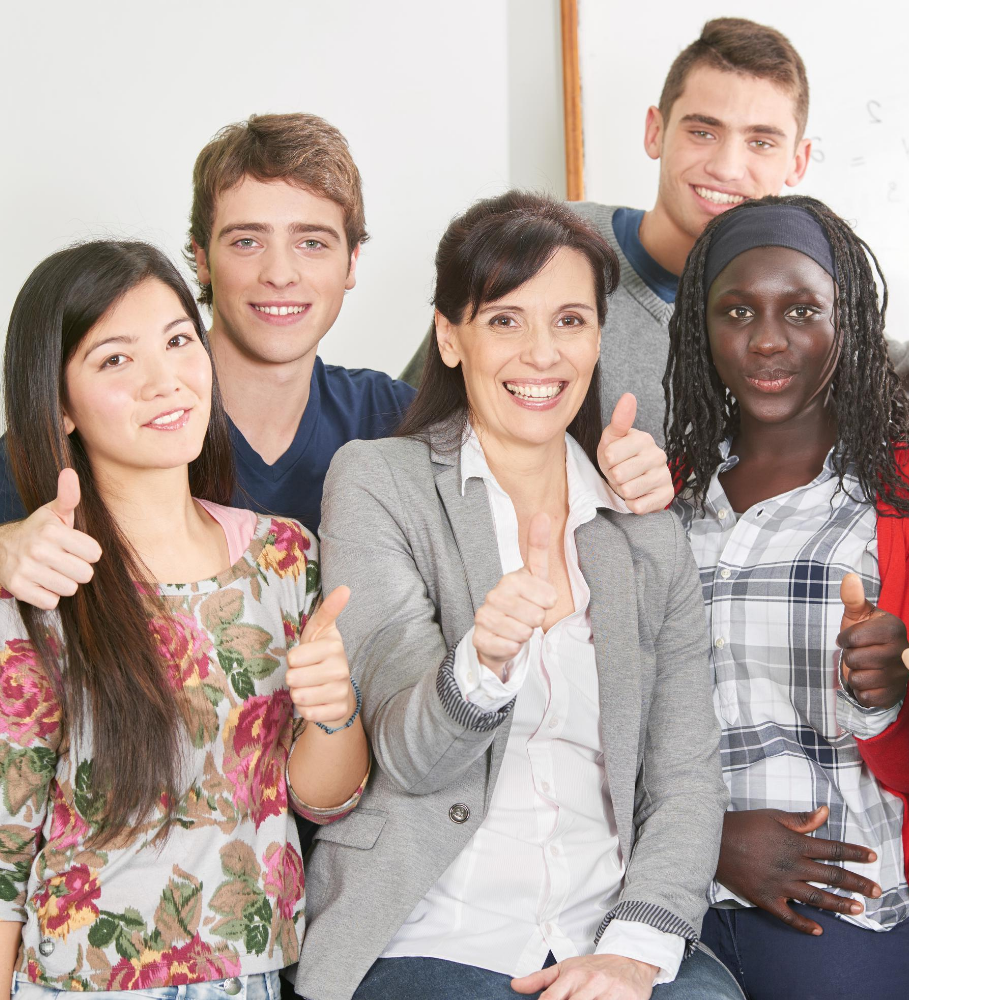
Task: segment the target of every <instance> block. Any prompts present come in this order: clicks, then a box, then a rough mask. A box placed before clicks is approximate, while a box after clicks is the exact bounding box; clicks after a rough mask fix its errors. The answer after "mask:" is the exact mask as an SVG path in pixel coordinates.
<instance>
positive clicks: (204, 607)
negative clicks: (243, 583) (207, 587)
mask: <svg viewBox="0 0 1000 1000" xmlns="http://www.w3.org/2000/svg"><path fill="white" fill-rule="evenodd" d="M199 610H200V611H201V620H202V623H203V624H204V626H205V628H207V629H208V631H209V632H213V633H217V632H219V631H220V630H221V629H223V628H225V627H226V626H227V625H232V624H233V622H238V621H239V620H240V619H241V618H242V617H243V592H242V591H241V590H238V589H235V588H229V587H227V588H224V589H222V590H217V591H215V593H213V594H209V595H208V597H206V598H205V600H204V601H202V603H201V606H200V609H199ZM216 639H218V636H216Z"/></svg>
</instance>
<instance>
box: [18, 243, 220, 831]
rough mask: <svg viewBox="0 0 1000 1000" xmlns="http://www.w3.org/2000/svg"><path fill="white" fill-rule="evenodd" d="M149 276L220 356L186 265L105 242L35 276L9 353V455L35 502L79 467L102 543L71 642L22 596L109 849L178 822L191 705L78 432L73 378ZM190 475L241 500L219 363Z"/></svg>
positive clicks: (81, 520)
mask: <svg viewBox="0 0 1000 1000" xmlns="http://www.w3.org/2000/svg"><path fill="white" fill-rule="evenodd" d="M148 280H155V281H160V282H162V283H163V284H164V285H166V286H167V287H168V288H169V289H170V290H171V291H173V292H174V293H175V294H176V296H177V298H178V300H179V301H180V304H181V306H182V307H183V309H184V312H185V313H186V314H187V315H188V317H189V318H190V320H191V322H192V323H193V324H194V327H195V330H196V331H197V333H198V337H199V339H200V340H201V342H202V344H204V346H205V348H206V350H207V349H208V340H207V338H206V335H205V330H204V327H203V325H202V322H201V317H200V316H199V314H198V307H197V305H196V304H195V301H194V298H193V297H192V295H191V292H190V290H189V289H188V286H187V284H186V283H185V281H184V279H183V278H182V277H181V275H180V274H179V273H178V271H177V269H176V268H175V267H174V266H173V264H171V262H170V261H169V260H168V259H167V258H166V257H165V256H164V255H163V254H162V253H161V252H160V251H159V250H157V249H155V248H154V247H151V246H149V245H148V244H146V243H133V242H123V241H116V240H100V241H95V242H91V243H84V244H81V245H79V246H73V247H70V248H68V249H66V250H60V251H59V252H58V253H54V254H52V256H50V257H48V258H46V259H45V260H43V261H42V263H41V264H39V265H38V266H37V267H36V268H35V270H34V271H32V273H31V276H30V277H29V278H28V280H27V281H26V282H25V283H24V287H23V288H22V289H21V291H20V292H19V294H18V296H17V299H16V301H15V302H14V308H13V310H12V312H11V316H10V326H9V328H8V331H7V345H6V350H5V354H4V392H5V406H6V418H7V452H8V455H9V460H10V467H11V471H12V473H13V477H14V481H15V483H16V484H17V489H18V492H19V493H20V495H21V500H22V501H23V503H24V506H25V509H26V510H28V511H29V512H32V511H34V510H36V509H37V508H38V507H40V506H42V505H43V504H45V503H48V502H49V501H50V500H52V499H53V497H55V496H56V492H57V479H58V477H59V472H60V471H61V470H62V469H65V468H73V469H75V470H76V472H77V475H78V476H79V477H80V503H79V506H78V507H77V508H76V511H75V523H74V526H75V527H76V528H78V529H80V530H81V531H84V532H86V533H87V534H88V535H91V536H92V537H93V538H94V539H96V540H97V542H98V544H99V545H100V546H101V551H102V555H101V558H100V560H99V561H98V562H97V563H96V564H95V566H94V576H93V578H92V579H91V581H90V582H89V583H87V584H85V585H84V586H81V587H80V588H79V589H78V590H77V592H76V593H75V594H74V595H73V596H72V597H63V598H61V599H60V601H59V609H58V614H59V617H60V619H61V626H62V628H61V632H62V635H61V637H59V639H57V638H56V636H55V634H54V632H53V629H52V624H53V623H52V617H51V612H43V611H40V610H38V609H37V608H33V607H31V606H30V605H28V604H25V603H24V602H23V601H19V602H18V609H19V611H20V613H21V618H22V620H23V621H24V626H25V628H26V630H27V632H28V637H29V639H30V640H31V643H32V645H33V646H34V648H35V651H36V653H37V655H38V657H39V660H40V661H41V663H42V665H43V667H44V669H45V672H46V675H47V677H48V679H49V682H50V684H51V685H52V689H53V691H54V692H55V693H56V695H57V697H58V698H59V702H60V705H61V708H62V712H63V718H64V720H65V721H66V724H67V728H68V729H69V728H76V729H77V731H79V727H80V726H81V725H82V724H83V722H84V720H85V719H86V720H88V721H89V722H90V724H91V726H92V731H93V758H92V771H91V774H90V787H89V789H87V790H86V794H85V795H83V797H82V798H78V799H77V803H78V808H81V807H80V803H81V802H82V801H85V802H86V803H87V806H86V810H85V811H86V813H87V815H86V816H85V818H86V819H87V821H88V822H89V823H90V824H91V825H92V826H94V827H97V828H99V832H98V837H97V842H98V843H101V844H103V843H107V842H110V841H112V840H114V839H115V838H116V837H118V836H119V835H120V834H121V833H123V832H124V831H125V830H126V829H128V828H129V827H130V826H133V825H135V824H136V823H138V822H141V821H144V820H145V821H148V820H150V819H152V818H154V814H155V812H156V810H157V809H159V808H162V809H163V810H164V812H165V814H166V816H165V822H164V823H163V825H162V826H161V829H160V830H159V832H158V833H157V836H158V837H160V836H163V835H165V833H166V830H167V829H168V828H169V825H170V817H171V813H172V808H173V805H174V803H175V802H176V801H177V795H178V793H179V791H180V789H179V788H178V776H179V775H178V771H179V766H180V762H181V756H180V746H179V743H178V727H179V723H180V720H181V713H182V712H183V711H184V707H183V704H184V703H183V700H182V699H178V698H177V697H176V696H175V694H174V689H173V686H172V678H171V677H170V674H169V671H170V669H171V666H170V664H169V663H168V662H166V661H165V658H164V655H163V653H162V652H161V650H160V649H159V645H158V641H157V639H156V636H155V635H154V628H155V626H156V624H157V619H159V620H160V621H165V620H166V619H168V617H169V616H168V613H167V611H166V609H165V608H164V607H163V606H162V605H161V603H160V601H159V599H158V598H157V596H156V589H155V587H153V586H151V585H150V584H151V581H149V580H148V579H147V571H146V570H145V569H144V567H143V566H142V565H141V563H140V561H139V559H138V557H137V555H136V554H135V551H134V550H133V548H132V546H131V544H130V543H129V540H128V539H127V538H126V537H125V535H124V534H123V533H122V531H121V529H120V528H119V527H118V525H117V523H116V522H115V519H114V517H113V516H112V514H111V512H110V511H109V510H108V508H107V506H106V505H105V503H104V501H103V499H102V497H101V494H100V491H99V489H98V487H97V484H96V482H95V480H94V474H93V470H92V468H91V465H90V462H89V460H88V458H87V451H86V447H85V443H84V442H83V441H81V439H80V435H79V433H78V432H77V431H74V432H73V433H72V434H70V435H67V434H66V431H65V428H64V425H63V411H64V405H65V385H64V372H65V367H66V364H67V362H68V361H69V359H70V358H71V357H72V355H73V353H74V352H75V351H76V349H77V348H78V346H79V344H80V342H81V340H82V339H83V338H84V337H85V336H86V335H87V333H88V332H89V331H90V330H91V328H92V327H93V326H94V325H95V324H96V323H97V322H98V321H99V320H100V319H101V318H102V317H103V316H105V315H106V314H107V313H108V311H109V310H110V309H112V308H113V307H114V306H115V305H116V304H117V303H118V302H119V301H120V300H121V299H122V297H123V296H125V295H126V294H128V293H129V292H130V291H131V290H132V289H134V288H135V287H136V286H138V285H139V284H141V283H142V282H144V281H148ZM188 476H189V480H190V484H191V492H192V494H193V495H194V496H196V497H200V498H202V499H205V500H211V501H215V502H216V503H221V504H228V503H231V501H232V495H233V484H234V474H233V466H232V459H231V454H230V447H229V435H228V432H227V428H226V423H225V417H224V415H223V410H222V399H221V396H220V394H219V390H218V384H217V382H216V381H215V378H214V371H213V380H212V411H211V416H210V418H209V424H208V431H207V433H206V436H205V443H204V445H203V447H202V451H201V454H200V455H199V456H198V458H196V459H195V460H194V462H192V463H191V464H190V466H189V467H188Z"/></svg>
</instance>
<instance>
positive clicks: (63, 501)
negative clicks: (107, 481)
mask: <svg viewBox="0 0 1000 1000" xmlns="http://www.w3.org/2000/svg"><path fill="white" fill-rule="evenodd" d="M79 502H80V477H79V476H78V475H77V474H76V470H75V469H63V470H62V472H60V473H59V479H58V481H57V485H56V498H55V500H53V501H51V503H49V504H47V505H46V506H47V507H48V508H49V510H51V511H52V513H53V514H55V515H56V517H58V518H59V520H60V521H62V523H63V524H65V525H66V526H67V527H68V528H72V527H73V512H74V511H75V510H76V507H77V504H79Z"/></svg>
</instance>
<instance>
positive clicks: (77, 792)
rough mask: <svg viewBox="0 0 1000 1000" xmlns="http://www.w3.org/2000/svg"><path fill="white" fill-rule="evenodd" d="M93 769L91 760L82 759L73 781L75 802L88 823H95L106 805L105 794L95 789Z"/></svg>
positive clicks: (78, 810) (77, 809)
mask: <svg viewBox="0 0 1000 1000" xmlns="http://www.w3.org/2000/svg"><path fill="white" fill-rule="evenodd" d="M92 771H93V764H92V763H91V761H89V760H83V761H80V766H79V767H78V768H77V769H76V778H75V779H74V782H73V804H74V805H75V806H76V811H77V812H78V813H79V814H80V815H81V816H82V817H83V818H84V819H85V820H86V821H87V822H88V823H94V822H96V821H97V820H98V819H99V818H100V815H101V810H102V808H103V806H104V796H103V795H101V794H100V793H99V792H97V791H96V790H95V789H94V785H93V780H92Z"/></svg>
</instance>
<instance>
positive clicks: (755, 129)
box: [681, 115, 788, 139]
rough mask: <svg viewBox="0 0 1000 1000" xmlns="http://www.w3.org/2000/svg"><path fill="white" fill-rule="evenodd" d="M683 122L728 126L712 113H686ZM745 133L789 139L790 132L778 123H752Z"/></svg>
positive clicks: (719, 126)
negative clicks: (779, 126) (712, 115)
mask: <svg viewBox="0 0 1000 1000" xmlns="http://www.w3.org/2000/svg"><path fill="white" fill-rule="evenodd" d="M681 122H682V123H683V122H687V123H689V124H692V125H708V126H709V127H710V128H728V127H729V126H728V125H726V123H725V122H723V121H720V120H719V119H718V118H712V117H711V115H685V116H684V117H683V118H682V119H681ZM743 134H744V135H773V136H774V137H775V138H778V139H787V138H788V134H787V133H786V132H785V130H784V129H780V128H778V126H777V125H750V126H748V127H747V128H745V129H743Z"/></svg>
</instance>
